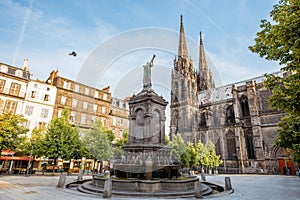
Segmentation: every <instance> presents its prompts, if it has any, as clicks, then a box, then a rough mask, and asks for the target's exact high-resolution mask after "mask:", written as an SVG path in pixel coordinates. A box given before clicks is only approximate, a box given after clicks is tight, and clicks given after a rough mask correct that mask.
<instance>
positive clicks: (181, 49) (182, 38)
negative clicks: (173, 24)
mask: <svg viewBox="0 0 300 200" xmlns="http://www.w3.org/2000/svg"><path fill="white" fill-rule="evenodd" d="M178 56H180V57H182V58H188V50H187V48H186V42H185V34H184V28H183V20H182V15H180V36H179V47H178Z"/></svg>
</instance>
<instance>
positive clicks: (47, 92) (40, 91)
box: [22, 80, 57, 137]
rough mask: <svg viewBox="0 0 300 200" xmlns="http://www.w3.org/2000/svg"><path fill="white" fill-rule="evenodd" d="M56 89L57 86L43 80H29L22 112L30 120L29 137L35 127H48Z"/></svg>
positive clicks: (28, 125) (27, 123) (28, 123)
mask: <svg viewBox="0 0 300 200" xmlns="http://www.w3.org/2000/svg"><path fill="white" fill-rule="evenodd" d="M56 91H57V90H56V87H55V86H52V85H49V84H47V83H45V82H43V81H39V80H30V81H29V82H28V85H27V90H26V95H25V102H24V106H23V108H22V114H23V115H24V117H25V118H26V119H27V120H28V121H27V122H26V126H27V128H28V129H29V130H30V131H29V133H28V136H29V137H30V136H31V131H32V130H33V129H34V128H36V127H37V128H38V127H40V126H42V125H43V126H45V127H47V126H48V124H49V123H50V121H51V120H52V115H53V110H54V105H55V98H56Z"/></svg>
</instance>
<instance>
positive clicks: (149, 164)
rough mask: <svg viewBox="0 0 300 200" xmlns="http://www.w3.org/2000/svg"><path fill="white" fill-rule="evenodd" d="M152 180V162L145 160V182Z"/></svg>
mask: <svg viewBox="0 0 300 200" xmlns="http://www.w3.org/2000/svg"><path fill="white" fill-rule="evenodd" d="M150 179H152V161H151V160H146V180H150Z"/></svg>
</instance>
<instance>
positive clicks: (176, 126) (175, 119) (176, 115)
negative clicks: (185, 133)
mask: <svg viewBox="0 0 300 200" xmlns="http://www.w3.org/2000/svg"><path fill="white" fill-rule="evenodd" d="M178 117H179V116H178V112H177V111H175V114H174V125H175V134H177V132H178Z"/></svg>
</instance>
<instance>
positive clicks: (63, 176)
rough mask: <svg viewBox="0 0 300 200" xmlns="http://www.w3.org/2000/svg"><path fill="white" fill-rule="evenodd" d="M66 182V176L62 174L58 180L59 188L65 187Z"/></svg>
mask: <svg viewBox="0 0 300 200" xmlns="http://www.w3.org/2000/svg"><path fill="white" fill-rule="evenodd" d="M65 182H66V175H65V174H61V175H60V177H59V180H58V184H57V187H59V188H60V187H64V185H65Z"/></svg>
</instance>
